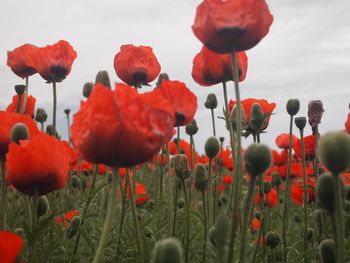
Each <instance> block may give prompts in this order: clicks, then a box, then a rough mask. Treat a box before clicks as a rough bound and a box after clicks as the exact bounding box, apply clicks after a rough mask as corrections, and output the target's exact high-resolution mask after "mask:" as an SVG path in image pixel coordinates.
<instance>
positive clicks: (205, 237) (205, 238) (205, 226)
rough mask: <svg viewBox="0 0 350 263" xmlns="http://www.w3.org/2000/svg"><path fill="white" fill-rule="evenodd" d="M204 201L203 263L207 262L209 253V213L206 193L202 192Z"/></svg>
mask: <svg viewBox="0 0 350 263" xmlns="http://www.w3.org/2000/svg"><path fill="white" fill-rule="evenodd" d="M202 201H203V222H204V240H203V255H202V256H203V260H202V262H206V261H205V260H206V251H207V235H208V233H207V232H208V228H207V211H206V209H205V208H206V202H205V193H204V191H202Z"/></svg>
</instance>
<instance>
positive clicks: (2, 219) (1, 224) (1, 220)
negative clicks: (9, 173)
mask: <svg viewBox="0 0 350 263" xmlns="http://www.w3.org/2000/svg"><path fill="white" fill-rule="evenodd" d="M0 166H1V210H0V211H1V213H0V230H3V229H5V226H6V211H7V209H6V204H7V180H6V174H5V159H4V158H1V160H0Z"/></svg>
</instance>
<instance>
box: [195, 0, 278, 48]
mask: <svg viewBox="0 0 350 263" xmlns="http://www.w3.org/2000/svg"><path fill="white" fill-rule="evenodd" d="M272 21H273V17H272V15H271V14H270V11H269V8H268V6H267V4H266V3H265V0H254V1H247V0H235V1H233V0H228V1H222V0H204V1H203V2H202V3H201V4H200V5H199V6H198V7H197V12H196V18H195V21H194V24H193V26H192V30H193V33H194V34H195V36H196V37H197V38H198V39H199V40H200V41H201V42H202V43H203V44H204V45H205V46H206V47H207V48H209V49H211V50H213V51H214V52H216V53H230V52H232V50H233V48H235V50H236V51H242V50H247V49H250V48H252V47H254V46H255V45H257V44H258V43H259V42H260V40H261V39H262V38H263V37H264V36H266V35H267V33H268V32H269V28H270V25H271V24H272Z"/></svg>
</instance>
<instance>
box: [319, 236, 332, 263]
mask: <svg viewBox="0 0 350 263" xmlns="http://www.w3.org/2000/svg"><path fill="white" fill-rule="evenodd" d="M319 253H320V258H321V263H332V262H336V260H335V243H334V241H333V239H325V240H323V241H322V242H321V244H320V246H319Z"/></svg>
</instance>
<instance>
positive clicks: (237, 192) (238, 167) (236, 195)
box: [227, 49, 242, 263]
mask: <svg viewBox="0 0 350 263" xmlns="http://www.w3.org/2000/svg"><path fill="white" fill-rule="evenodd" d="M231 56H232V68H233V80H234V83H235V95H236V107H237V111H236V136H237V137H236V154H235V157H236V158H235V162H234V164H235V177H234V180H233V181H234V182H235V183H234V184H233V185H234V192H233V209H232V217H231V218H232V224H231V237H230V244H229V253H228V257H227V262H228V263H231V262H232V259H233V251H234V245H235V239H236V232H237V231H236V229H237V227H238V221H239V217H240V215H239V214H240V212H239V210H240V208H239V200H240V199H241V188H240V186H241V183H242V145H241V124H242V121H241V120H242V116H241V98H240V93H239V79H238V67H237V58H236V51H235V49H233V50H232V53H231ZM233 150H234V148H232V151H233Z"/></svg>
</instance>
